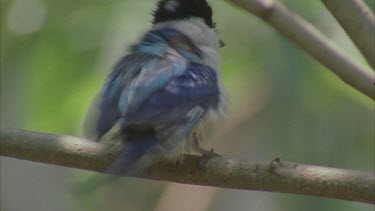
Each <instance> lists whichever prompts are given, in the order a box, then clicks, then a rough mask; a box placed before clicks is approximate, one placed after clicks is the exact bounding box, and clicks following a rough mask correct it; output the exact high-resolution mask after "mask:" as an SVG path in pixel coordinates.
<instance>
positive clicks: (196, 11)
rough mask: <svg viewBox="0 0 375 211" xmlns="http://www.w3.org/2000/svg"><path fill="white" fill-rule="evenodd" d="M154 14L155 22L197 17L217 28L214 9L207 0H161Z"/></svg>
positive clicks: (209, 25)
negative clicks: (213, 16)
mask: <svg viewBox="0 0 375 211" xmlns="http://www.w3.org/2000/svg"><path fill="white" fill-rule="evenodd" d="M153 15H154V20H153V22H152V23H153V24H157V23H161V22H165V21H174V20H181V19H186V18H193V17H197V18H201V19H202V20H203V21H204V22H205V23H206V24H207V26H208V27H210V28H215V23H214V22H213V21H212V9H211V7H210V5H209V4H208V3H207V1H206V0H160V1H159V2H158V3H157V8H156V10H155V11H154V13H153Z"/></svg>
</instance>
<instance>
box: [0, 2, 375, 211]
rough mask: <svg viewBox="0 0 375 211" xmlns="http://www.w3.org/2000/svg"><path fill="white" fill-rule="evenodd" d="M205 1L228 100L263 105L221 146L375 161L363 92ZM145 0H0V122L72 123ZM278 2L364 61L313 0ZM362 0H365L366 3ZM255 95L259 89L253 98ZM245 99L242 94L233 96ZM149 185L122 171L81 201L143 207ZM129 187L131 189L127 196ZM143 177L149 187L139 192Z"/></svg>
mask: <svg viewBox="0 0 375 211" xmlns="http://www.w3.org/2000/svg"><path fill="white" fill-rule="evenodd" d="M211 2H212V4H214V11H215V19H216V22H217V23H218V30H219V33H220V36H221V37H222V39H223V40H224V41H225V42H226V44H227V46H226V47H225V48H224V49H221V50H220V53H221V55H222V61H223V64H222V65H223V70H222V71H223V79H224V83H225V85H226V87H227V89H228V91H229V95H230V96H231V108H232V109H231V111H232V112H233V113H235V112H236V110H238V109H237V108H241V110H242V111H243V112H246V110H247V109H248V110H251V109H252V106H256V105H258V103H259V104H260V106H261V109H260V112H258V113H257V114H256V116H255V117H254V118H251V119H250V120H249V121H248V122H244V123H243V126H242V127H241V128H240V130H239V132H238V133H236V134H237V135H236V136H233V137H232V139H231V140H227V141H228V142H231V144H230V147H229V151H227V152H225V153H224V154H226V155H228V156H230V157H240V158H246V159H272V158H274V157H277V156H281V157H282V158H284V159H288V160H294V161H297V162H301V163H303V162H305V163H311V164H320V165H327V166H337V167H344V168H350V169H360V170H367V171H373V170H374V169H373V166H374V151H373V149H374V127H375V125H374V119H373V118H374V109H373V102H372V101H371V100H369V99H367V98H366V97H364V96H362V95H361V94H360V93H358V92H357V91H355V90H353V89H351V88H350V87H348V86H347V85H346V84H344V83H343V82H341V81H340V80H338V79H337V78H336V76H334V75H333V74H332V73H330V72H328V71H326V70H325V69H324V67H323V66H322V65H320V64H319V63H318V62H317V61H314V60H313V59H312V58H310V57H309V56H308V55H306V54H305V53H304V52H303V51H302V50H299V49H296V47H295V46H294V45H293V44H291V43H290V42H289V41H287V40H285V39H284V38H283V37H281V35H279V34H278V33H277V32H276V31H275V30H273V29H271V28H270V27H269V26H267V25H266V24H265V23H263V22H262V21H261V20H259V19H256V18H255V17H254V16H251V15H248V14H247V13H245V12H243V11H239V10H238V9H237V8H234V7H231V6H229V5H228V4H226V3H224V1H211ZM153 4H154V1H151V0H149V1H136V0H129V1H121V0H91V1H84V0H77V1H42V0H13V1H10V0H2V1H1V22H0V27H1V57H0V59H1V115H2V119H1V121H2V124H4V125H7V126H11V127H17V128H24V129H29V130H38V131H45V132H53V133H65V134H73V135H77V134H79V131H80V127H81V122H82V118H83V116H84V114H85V111H86V109H87V107H88V106H89V104H90V102H91V100H92V98H93V96H94V95H95V94H96V92H97V91H98V90H99V89H100V88H101V86H102V84H103V82H104V79H105V76H106V74H107V73H108V72H109V71H110V69H111V67H112V65H113V63H114V62H115V61H116V59H117V58H119V57H120V56H121V55H122V54H123V53H124V52H125V50H126V45H128V44H129V43H131V42H133V41H134V40H135V39H136V38H137V37H138V36H139V35H140V34H141V33H142V32H144V31H145V30H146V29H147V27H149V26H150V20H151V15H150V13H149V12H148V11H150V10H151V8H152V7H153ZM287 4H288V6H290V7H292V8H293V10H296V11H298V12H299V13H300V14H302V15H303V16H304V17H305V18H307V19H308V20H310V21H312V22H313V23H314V24H315V25H317V26H318V28H320V29H322V30H323V32H324V33H325V34H327V35H328V36H330V37H331V38H332V39H334V41H335V42H337V43H338V44H339V45H341V46H343V48H344V49H345V51H347V52H348V53H349V54H350V55H351V56H353V57H355V58H358V59H359V60H360V61H363V59H362V58H361V57H360V55H359V53H358V51H357V50H356V49H355V47H354V46H353V45H352V44H350V43H351V42H350V40H349V39H348V38H347V36H346V35H344V34H343V31H342V29H340V28H339V26H338V24H337V23H336V22H335V20H334V19H333V18H332V17H331V16H330V15H329V12H328V11H326V10H325V8H324V7H323V6H322V5H321V3H320V2H319V1H314V2H313V1H310V2H305V1H297V0H288V1H287ZM369 4H370V5H372V6H373V2H371V1H369ZM24 5H27V7H25V6H24ZM336 38H339V39H336ZM254 96H258V97H256V99H255V100H251V99H254ZM247 101H250V103H248V104H246V107H241V105H242V104H241V103H243V102H247ZM231 114H232V113H231ZM230 116H231V115H230ZM215 144H216V145H217V146H215V147H217V148H219V149H220V147H221V145H220V143H212V144H211V143H210V145H215ZM257 150H259V151H257ZM75 174H79V173H77V172H75ZM129 183H131V184H129ZM150 184H154V183H152V182H149V181H141V182H137V183H135V180H134V179H130V180H127V181H126V182H125V183H124V184H122V185H120V186H119V187H121V188H115V190H112V191H113V192H114V193H112V192H111V191H110V190H106V191H104V192H101V193H98V194H96V196H92V197H93V198H90V199H88V203H87V206H86V208H87V209H89V210H95V209H97V210H100V209H101V208H103V206H104V207H107V206H110V205H111V204H112V205H113V206H114V207H117V208H120V207H122V206H123V202H127V203H130V199H131V200H133V201H135V200H141V201H145V202H144V203H147V206H135V207H136V209H132V210H149V209H150V207H152V206H153V205H155V204H156V203H157V197H158V195H159V194H160V189H161V187H160V186H158V185H155V184H154V185H151V187H147V185H150ZM15 186H16V185H15ZM129 188H130V190H135V189H139V190H138V192H136V194H135V195H133V191H129ZM148 188H149V189H150V190H152V191H151V193H149V194H146V196H147V197H146V198H144V196H145V193H144V192H147V190H148ZM124 189H126V190H124ZM55 191H62V192H65V191H66V192H67V191H68V190H65V189H62V190H55ZM223 192H224V193H226V194H229V193H233V191H223ZM121 193H126V195H129V196H132V197H131V198H128V199H127V200H124V198H126V195H122V194H121ZM44 194H47V193H44ZM112 194H113V195H112ZM268 196H270V195H264V197H266V198H267V197H268ZM18 197H20V196H18ZM142 198H143V199H142ZM245 198H246V197H245ZM270 198H271V197H270ZM272 198H273V199H274V198H276V196H275V195H272ZM98 199H102V200H103V201H101V202H98ZM229 199H230V197H229ZM229 199H228V200H227V201H226V200H215V201H214V205H212V210H224V208H225V206H221V205H223V203H227V204H233V203H234V201H235V200H232V201H231V200H229ZM277 199H279V200H272V201H271V200H267V199H265V200H264V201H265V202H267V203H271V202H272V203H274V204H275V206H276V207H278V208H279V209H278V210H302V209H303V210H305V211H308V210H316V209H317V207H319V210H348V211H349V210H354V209H356V210H359V209H361V210H371V209H372V208H371V206H367V205H358V204H354V203H350V202H342V201H337V200H323V199H316V198H313V197H302V196H299V197H296V196H289V195H288V196H285V195H282V196H280V195H277ZM123 200H124V201H123ZM104 201H106V202H104ZM244 201H246V200H245V199H244ZM242 202H243V201H242ZM242 202H239V204H241V203H242ZM51 203H53V202H51ZM70 203H72V202H70ZM140 203H143V202H140ZM97 204H100V206H98V207H97V206H96V205H97ZM128 205H129V204H128ZM306 205H311V206H306ZM316 205H317V206H316ZM129 206H130V205H129ZM238 206H239V207H238V209H241V206H240V205H238ZM128 208H129V210H130V208H131V206H130V207H128ZM232 208H234V207H232ZM235 210H236V209H235ZM245 210H246V209H245Z"/></svg>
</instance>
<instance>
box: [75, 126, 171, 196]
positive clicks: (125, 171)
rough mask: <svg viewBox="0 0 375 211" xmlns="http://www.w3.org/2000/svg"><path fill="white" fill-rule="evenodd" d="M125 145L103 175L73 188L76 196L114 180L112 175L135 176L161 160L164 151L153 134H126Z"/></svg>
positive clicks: (114, 177) (95, 176)
mask: <svg viewBox="0 0 375 211" xmlns="http://www.w3.org/2000/svg"><path fill="white" fill-rule="evenodd" d="M126 136H127V137H126V143H125V144H124V146H123V148H122V150H121V151H120V153H119V154H118V155H117V157H116V158H115V160H114V161H113V162H112V163H111V165H110V166H109V167H108V168H107V169H106V170H105V173H108V174H111V175H94V176H92V177H90V178H87V179H86V180H85V181H83V182H80V183H79V184H77V185H76V187H75V188H74V192H76V193H78V194H87V193H90V192H93V191H94V190H97V189H98V188H99V187H102V186H103V185H106V184H108V183H112V182H113V181H115V180H116V178H118V177H116V176H114V175H137V174H138V173H140V172H141V171H143V170H144V169H146V168H147V167H149V166H150V165H152V164H153V163H155V162H158V161H159V160H161V159H162V157H163V154H164V149H163V148H162V147H161V146H160V145H159V144H158V142H157V138H156V136H155V133H154V132H147V133H143V134H134V133H127V135H126Z"/></svg>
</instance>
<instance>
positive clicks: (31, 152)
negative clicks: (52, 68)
mask: <svg viewBox="0 0 375 211" xmlns="http://www.w3.org/2000/svg"><path fill="white" fill-rule="evenodd" d="M117 152H118V149H115V148H113V147H110V148H109V147H108V146H107V145H105V144H101V143H97V142H92V141H87V140H84V139H80V138H75V137H71V136H65V135H54V134H47V133H38V132H30V131H23V130H9V129H1V139H0V155H1V156H7V157H13V158H19V159H24V160H30V161H36V162H42V163H48V164H54V165H60V166H66V167H73V168H79V169H85V170H90V171H97V172H101V171H103V169H105V168H106V166H108V164H109V163H110V162H111V161H112V160H113V158H114V157H115V155H116V153H117ZM139 177H141V178H147V179H154V180H161V181H170V182H178V183H184V184H194V185H205V186H214V187H223V188H234V189H246V190H260V191H271V192H283V193H294V194H306V195H314V196H321V197H328V198H337V199H344V200H351V201H359V202H365V203H372V204H374V203H375V200H374V197H375V196H374V190H375V176H374V174H371V173H364V172H359V171H352V170H344V169H337V168H329V167H321V166H311V165H304V164H297V163H291V162H286V161H280V160H279V159H275V160H274V161H272V162H250V161H234V160H228V159H225V158H222V157H215V158H212V159H210V160H208V161H203V160H202V159H201V158H200V157H199V156H194V155H185V156H184V159H183V162H182V163H177V164H176V163H174V162H168V161H163V162H160V163H158V164H156V165H154V166H152V167H151V168H149V169H147V171H146V172H145V173H143V174H142V175H140V176H139Z"/></svg>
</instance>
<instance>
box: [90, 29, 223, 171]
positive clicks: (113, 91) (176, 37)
mask: <svg viewBox="0 0 375 211" xmlns="http://www.w3.org/2000/svg"><path fill="white" fill-rule="evenodd" d="M203 56H204V55H203V53H202V51H201V50H200V49H199V48H198V47H197V46H195V45H194V43H193V41H192V40H191V39H190V38H188V37H187V36H186V35H184V34H183V33H181V32H179V31H178V30H176V29H172V28H168V27H166V28H163V29H156V30H152V31H150V32H149V33H147V34H146V35H145V36H144V37H143V39H142V40H141V42H140V43H139V44H137V45H134V46H133V47H132V48H131V52H130V54H129V55H128V56H125V57H123V58H122V59H121V60H120V61H119V62H118V64H117V65H116V66H115V68H114V70H113V71H112V72H111V73H110V75H109V76H108V79H107V82H106V84H105V86H104V88H103V91H102V94H101V100H100V104H99V107H100V111H99V119H98V122H97V126H96V131H97V139H100V138H101V137H102V136H103V135H104V134H106V133H107V132H108V131H109V130H110V129H111V128H112V127H113V126H114V125H116V124H118V123H119V126H120V137H121V139H122V141H123V142H124V143H125V146H124V149H123V151H122V152H121V153H120V154H119V156H118V158H117V159H116V161H115V162H114V163H113V164H112V165H111V166H110V167H109V169H108V171H110V172H112V173H123V172H128V171H130V170H132V169H133V168H134V165H135V164H136V163H137V162H138V161H139V160H142V159H143V160H145V159H144V158H143V157H144V155H147V157H148V158H147V159H146V160H154V161H155V160H159V159H161V158H162V157H163V153H166V152H165V151H169V150H173V148H175V147H176V146H178V145H179V144H180V143H179V142H180V141H181V140H183V139H186V137H187V136H188V134H189V133H190V132H191V131H192V129H193V128H194V127H195V126H196V125H197V124H198V123H199V122H200V121H201V119H202V117H203V116H204V115H205V113H206V112H207V111H208V110H210V109H216V108H217V107H218V104H219V100H220V91H219V86H218V79H217V74H216V71H215V70H214V69H212V67H210V66H208V65H204V64H201V63H199V62H200V61H202V57H203Z"/></svg>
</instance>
